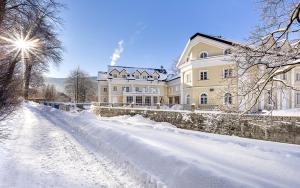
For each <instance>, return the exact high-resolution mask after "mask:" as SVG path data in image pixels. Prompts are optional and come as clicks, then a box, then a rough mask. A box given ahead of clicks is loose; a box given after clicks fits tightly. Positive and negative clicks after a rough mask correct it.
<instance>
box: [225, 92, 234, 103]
mask: <svg viewBox="0 0 300 188" xmlns="http://www.w3.org/2000/svg"><path fill="white" fill-rule="evenodd" d="M224 102H225V104H232V95H231V94H230V93H226V94H225V96H224Z"/></svg>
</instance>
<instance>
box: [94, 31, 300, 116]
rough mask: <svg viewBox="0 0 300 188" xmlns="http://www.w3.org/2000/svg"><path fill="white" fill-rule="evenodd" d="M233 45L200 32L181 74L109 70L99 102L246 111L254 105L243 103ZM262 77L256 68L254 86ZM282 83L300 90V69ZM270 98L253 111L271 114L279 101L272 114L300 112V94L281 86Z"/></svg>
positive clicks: (192, 40) (190, 44)
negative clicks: (272, 105)
mask: <svg viewBox="0 0 300 188" xmlns="http://www.w3.org/2000/svg"><path fill="white" fill-rule="evenodd" d="M234 44H235V43H234V42H232V41H230V40H226V39H224V38H222V37H217V36H210V35H206V34H201V33H196V34H195V35H193V36H192V37H191V38H190V39H189V40H188V42H187V44H186V46H185V48H184V50H183V52H182V54H181V56H180V59H179V60H178V63H177V65H176V66H177V68H178V70H179V72H180V73H179V74H178V75H173V74H168V73H167V71H166V70H165V69H164V68H156V69H155V68H141V67H123V66H108V70H107V72H99V74H98V86H99V87H98V93H99V96H98V101H99V102H102V103H115V104H116V103H120V104H122V105H124V104H125V105H128V104H136V105H148V106H155V105H156V104H157V103H160V104H162V105H173V104H182V106H183V109H189V108H190V107H191V105H192V104H195V106H196V108H197V109H200V110H207V109H215V108H218V109H219V108H220V107H221V108H222V107H223V108H225V109H226V108H230V109H234V110H238V109H239V110H244V109H247V108H248V107H249V106H252V105H251V102H243V101H247V100H246V98H247V97H248V96H246V97H243V98H242V97H239V95H240V93H241V90H238V88H241V87H240V85H241V80H242V78H238V74H237V73H238V71H239V70H238V69H237V65H236V63H235V62H234V61H233V58H232V57H231V51H232V49H233V48H234ZM290 45H292V44H290V43H287V44H284V45H283V47H284V48H286V50H289V47H290ZM262 73H263V70H262V69H261V68H260V67H256V68H255V69H254V70H253V71H251V73H250V74H251V76H250V77H253V81H255V79H254V78H256V77H259V76H258V75H260V74H262ZM252 74H253V75H252ZM282 79H283V80H286V81H287V83H288V84H289V85H291V86H293V87H295V88H298V89H299V90H300V67H296V68H295V69H293V70H292V71H290V72H288V73H287V74H286V75H283V78H282ZM251 80H252V79H251ZM268 95H269V94H268V92H267V91H265V92H263V93H262V96H261V97H260V99H259V101H258V104H256V105H255V106H254V108H253V110H254V111H257V110H263V109H269V106H270V104H269V103H270V101H273V102H274V101H275V108H273V109H286V108H296V107H300V92H299V91H295V90H291V89H288V88H283V87H281V86H280V84H279V85H278V91H276V92H275V93H273V95H272V99H271V98H270V97H269V96H268ZM248 98H251V97H248Z"/></svg>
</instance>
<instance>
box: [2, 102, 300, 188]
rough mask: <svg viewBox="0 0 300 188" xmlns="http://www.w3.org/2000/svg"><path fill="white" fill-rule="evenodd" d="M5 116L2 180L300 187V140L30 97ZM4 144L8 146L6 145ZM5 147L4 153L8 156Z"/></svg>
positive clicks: (93, 184) (50, 183) (186, 186)
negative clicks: (234, 133)
mask: <svg viewBox="0 0 300 188" xmlns="http://www.w3.org/2000/svg"><path fill="white" fill-rule="evenodd" d="M23 111H24V113H23V114H21V113H18V114H17V115H16V116H15V118H14V119H12V120H10V121H6V122H4V123H3V122H2V125H1V126H2V127H3V126H8V125H9V126H14V128H13V131H12V135H11V136H9V138H10V139H8V140H7V139H4V141H2V143H0V152H1V156H0V187H28V186H26V185H34V186H29V187H51V186H53V187H63V186H62V185H64V186H65V187H76V186H77V187H101V186H103V187H184V188H189V187H300V178H299V177H300V146H298V145H290V144H281V143H275V142H267V141H259V140H251V139H246V138H239V137H230V136H222V135H215V134H209V133H201V132H194V131H188V130H182V129H177V128H175V127H174V126H172V125H170V124H168V123H156V122H153V121H150V120H147V119H145V118H142V117H140V116H135V117H129V116H121V117H113V118H105V117H97V116H95V115H93V114H92V113H89V112H82V113H78V114H70V113H67V112H62V111H59V110H56V109H52V108H50V107H46V106H41V105H36V104H33V103H30V104H26V105H24V107H23ZM1 144H2V145H1ZM2 153H3V155H2Z"/></svg>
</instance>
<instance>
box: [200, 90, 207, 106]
mask: <svg viewBox="0 0 300 188" xmlns="http://www.w3.org/2000/svg"><path fill="white" fill-rule="evenodd" d="M200 103H201V104H207V94H205V93H203V94H201V97H200Z"/></svg>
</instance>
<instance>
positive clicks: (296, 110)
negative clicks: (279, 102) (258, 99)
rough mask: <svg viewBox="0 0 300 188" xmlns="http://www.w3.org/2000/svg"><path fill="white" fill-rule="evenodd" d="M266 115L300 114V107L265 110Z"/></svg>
mask: <svg viewBox="0 0 300 188" xmlns="http://www.w3.org/2000/svg"><path fill="white" fill-rule="evenodd" d="M263 113H264V115H273V116H300V108H293V109H286V110H273V111H267V110H264V111H263Z"/></svg>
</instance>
